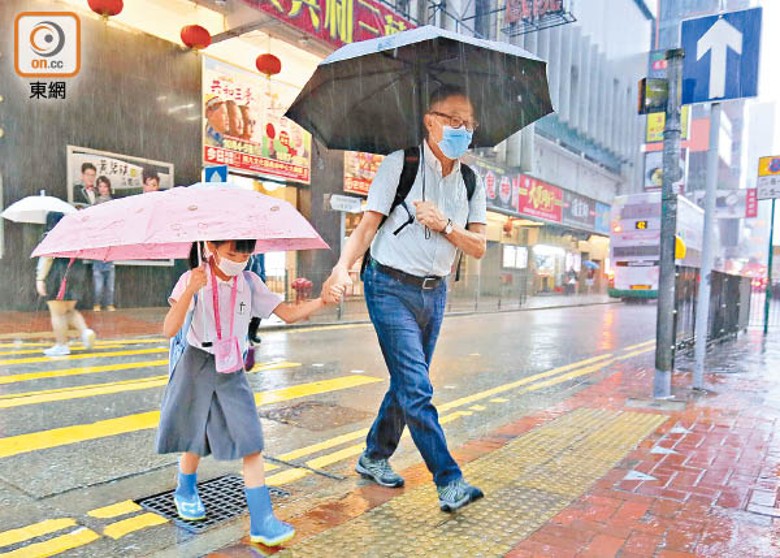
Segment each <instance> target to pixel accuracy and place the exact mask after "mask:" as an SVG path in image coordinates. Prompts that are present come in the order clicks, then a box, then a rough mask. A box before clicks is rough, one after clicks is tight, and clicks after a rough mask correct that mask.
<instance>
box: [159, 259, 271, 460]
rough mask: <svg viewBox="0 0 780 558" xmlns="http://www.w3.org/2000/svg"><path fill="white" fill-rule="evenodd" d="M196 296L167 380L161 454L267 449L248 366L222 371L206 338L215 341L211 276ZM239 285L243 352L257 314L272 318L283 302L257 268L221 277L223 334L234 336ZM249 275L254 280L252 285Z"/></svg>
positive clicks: (230, 454) (234, 454)
mask: <svg viewBox="0 0 780 558" xmlns="http://www.w3.org/2000/svg"><path fill="white" fill-rule="evenodd" d="M190 273H191V272H189V271H188V272H186V273H185V274H184V275H182V276H181V278H179V281H178V283H177V284H176V286H175V287H174V289H173V291H172V292H171V295H170V297H169V299H168V300H169V302H170V303H171V304H173V303H174V302H176V301H177V300H179V298H181V295H182V294H183V292H184V290H185V289H186V287H187V283H188V281H189V277H190ZM207 276H208V284H207V285H206V287H205V288H204V289H201V290H200V291H199V292H198V295H197V303H195V300H194V299H193V303H191V304H190V308H189V310H193V309H194V312H193V315H192V325H191V327H190V330H189V332H188V333H187V347H186V348H185V350H184V353H183V354H182V356H181V358H180V359H179V362H178V363H177V364H176V367H175V368H174V369H173V371H172V373H171V377H170V378H169V379H168V385H167V387H166V388H165V393H164V394H163V399H162V406H161V411H160V426H159V430H158V432H157V452H158V453H181V452H191V453H195V454H197V455H200V456H207V455H213V456H214V458H215V459H219V460H226V461H227V460H234V459H239V458H241V457H244V456H246V455H251V454H253V453H257V452H259V451H262V450H263V432H262V429H261V427H260V419H259V417H258V415H257V407H256V405H255V396H254V393H253V392H252V388H251V387H250V386H249V382H248V381H247V378H246V373H245V372H244V371H243V370H239V371H237V372H233V373H230V374H222V373H219V372H217V370H216V365H215V362H214V353H213V347H211V346H206V347H203V346H202V343H203V342H204V341H211V342H213V341H216V339H217V335H216V325H215V320H214V304H213V297H212V289H211V280H212V279H211V277H210V276H209V274H208V273H207ZM234 280H235V281H237V282H238V283H237V285H236V306H235V324H234V330H233V331H234V335H235V336H236V337H238V341H239V345H240V348H241V352H242V353H243V352H244V351H245V350H246V347H247V340H246V332H247V327H248V326H249V320H250V319H251V318H252V317H258V318H268V317H269V316H270V315H271V314H272V313H273V311H274V309H275V308H276V307H277V306H278V305H279V303H280V302H282V299H281V297H280V296H278V295H276V294H274V293H272V292H271V291H270V290H268V287H266V286H265V284H264V283H263V282H262V281H261V280H260V278H259V277H258V276H257V275H255V274H254V273H240V274H239V275H237V276H236V277H235V279H230V280H229V281H222V280H221V279H219V278H217V292H218V300H219V310H220V313H219V314H220V323H221V325H222V337H223V338H226V337H228V336H229V335H230V311H231V310H230V298H231V291H232V288H233V281H234ZM247 280H251V281H252V285H251V287H250V285H249V284H248V282H247Z"/></svg>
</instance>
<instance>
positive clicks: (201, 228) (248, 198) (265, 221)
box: [32, 187, 328, 261]
mask: <svg viewBox="0 0 780 558" xmlns="http://www.w3.org/2000/svg"><path fill="white" fill-rule="evenodd" d="M238 239H254V240H257V248H256V250H255V252H256V253H261V252H271V251H284V250H315V249H320V248H327V247H328V245H327V244H326V243H325V241H324V240H322V238H320V236H319V235H318V234H317V232H316V231H315V230H314V228H313V227H312V226H311V225H310V224H309V222H308V221H307V220H306V219H305V218H304V217H303V215H301V214H300V213H298V211H297V210H296V209H295V208H294V207H293V206H291V205H290V204H289V203H287V202H286V201H283V200H279V199H277V198H272V197H270V196H265V195H263V194H260V193H258V192H255V191H253V190H244V189H239V188H231V187H227V188H219V187H213V188H211V187H209V188H206V187H203V188H172V189H170V190H163V191H158V192H150V193H146V194H139V195H136V196H128V197H126V198H119V199H116V200H112V201H109V202H105V203H102V204H100V205H95V206H92V207H90V208H88V209H85V210H83V211H79V212H78V213H76V214H72V215H66V216H65V217H64V218H63V219H62V221H60V222H59V224H58V225H57V226H56V227H54V229H53V230H52V231H51V232H50V233H49V234H48V235H46V238H44V239H43V241H42V242H41V243H40V244H39V245H38V246H37V247H36V248H35V250H34V251H33V254H32V255H33V257H36V256H58V257H75V258H82V259H93V260H104V261H111V260H125V259H130V260H140V259H169V258H186V257H187V256H188V255H189V251H190V247H191V244H192V243H193V242H195V241H202V240H238Z"/></svg>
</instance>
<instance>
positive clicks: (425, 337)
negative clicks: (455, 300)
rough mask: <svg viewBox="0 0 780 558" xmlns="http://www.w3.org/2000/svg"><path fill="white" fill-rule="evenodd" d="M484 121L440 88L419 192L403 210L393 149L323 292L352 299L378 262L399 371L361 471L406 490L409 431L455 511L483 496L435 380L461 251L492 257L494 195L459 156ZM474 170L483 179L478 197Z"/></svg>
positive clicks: (374, 279) (376, 273)
mask: <svg viewBox="0 0 780 558" xmlns="http://www.w3.org/2000/svg"><path fill="white" fill-rule="evenodd" d="M477 125H478V124H477V122H476V120H475V118H474V107H473V106H472V104H471V101H470V100H469V98H468V96H467V95H466V93H465V91H464V90H462V89H460V88H457V87H452V86H444V87H442V88H441V89H439V90H438V91H436V92H434V94H433V95H432V96H431V99H430V102H429V104H428V108H427V112H426V113H425V115H424V116H423V126H424V131H425V139H424V140H423V144H422V146H421V147H420V149H419V151H418V152H417V155H418V163H419V166H418V167H417V171H416V174H415V175H413V176H414V177H415V178H414V182H413V183H412V185H411V189H410V190H409V192H408V194H407V195H406V197H405V199H403V200H402V203H399V204H394V200H395V197H396V193H397V191H398V188H399V185H400V182H401V180H402V177H403V176H404V175H406V174H407V173H406V172H405V170H406V165H407V164H408V159H407V157H406V155H405V153H404V151H396V152H394V153H391V154H390V155H388V156H387V157H386V158H385V160H384V161H383V162H382V164H381V165H380V167H379V169H378V171H377V174H376V177H375V178H374V181H373V183H372V184H371V189H370V190H369V194H368V206H367V207H366V211H365V212H364V214H363V218H362V219H361V221H360V224H359V225H358V227H357V228H356V229H355V231H354V232H353V233H352V234H351V235H350V237H349V240H348V241H347V244H346V246H345V248H344V251H343V252H342V255H341V258H340V259H339V261H338V263H337V264H336V266H335V267H334V268H333V272H332V273H331V276H330V277H329V278H328V280H327V281H326V283H325V286H324V287H323V292H324V293H325V294H326V296H330V293H331V292H333V289H334V288H335V289H336V290H337V292H338V293H339V294H340V295H343V293H344V292H345V290H346V287H347V286H349V285H351V284H352V280H351V279H350V276H349V270H350V269H351V268H352V266H353V265H354V264H355V262H356V261H357V260H358V259H359V258H360V257H361V256H363V255H364V254H365V257H366V258H369V259H368V263H367V265H366V268H365V271H364V272H363V282H364V291H365V297H366V305H367V306H368V312H369V315H370V317H371V321H372V323H373V324H374V329H375V330H376V333H377V337H378V338H379V345H380V347H381V348H382V354H383V355H384V358H385V364H386V365H387V369H388V371H389V373H390V388H389V389H388V391H387V393H386V394H385V398H384V400H383V401H382V404H381V406H380V408H379V413H378V414H377V417H376V420H375V421H374V424H373V425H372V426H371V429H370V431H369V433H368V436H367V438H366V450H365V451H364V452H363V455H361V456H360V458H359V459H358V462H357V466H356V471H357V472H358V473H360V474H361V475H362V476H364V477H366V478H369V479H371V480H373V481H375V482H376V483H378V484H380V485H382V486H388V487H393V488H395V487H400V486H403V484H404V479H403V477H401V476H400V475H398V474H397V473H396V472H395V471H393V469H392V467H391V466H390V463H389V462H388V459H389V458H390V456H392V455H393V453H395V450H396V449H397V448H398V443H399V442H400V440H401V434H402V433H403V430H404V427H406V426H408V427H409V432H410V433H411V435H412V439H413V440H414V443H415V445H416V446H417V449H418V450H419V451H420V453H421V454H422V457H423V459H424V460H425V464H426V466H427V467H428V470H429V471H430V472H431V473H432V474H433V480H434V482H435V483H436V487H437V491H438V495H439V506H440V508H441V509H442V510H443V511H447V512H452V511H455V510H457V509H459V508H461V507H463V506H465V505H467V504H469V503H470V502H473V501H474V500H476V499H478V498H481V497H482V496H483V494H482V491H481V490H480V489H479V488H477V487H475V486H472V485H470V484H469V483H467V482H466V481H465V480H464V479H463V473H462V472H461V470H460V467H458V464H457V463H456V462H455V460H454V459H453V457H452V455H451V454H450V451H449V449H448V448H447V440H446V439H445V437H444V431H443V430H442V428H441V425H440V423H439V416H438V412H437V410H436V407H435V406H434V405H433V402H432V399H433V385H432V384H431V378H430V365H431V360H432V358H433V351H434V349H435V347H436V341H437V339H438V337H439V330H440V329H441V323H442V319H443V317H444V308H445V306H446V302H447V276H448V275H449V273H450V270H451V269H452V266H453V263H454V261H455V256H456V250H457V249H458V248H460V249H461V250H463V252H465V253H466V254H468V255H470V256H472V257H475V258H481V257H482V256H483V255H484V254H485V246H486V240H485V229H486V223H487V215H486V207H485V205H486V199H485V189H484V186H483V185H482V184H481V182H480V181H478V180H476V178H475V177H474V173H473V171H472V170H471V169H469V168H468V167H466V165H462V164H461V163H460V161H459V160H458V159H459V157H461V156H462V155H463V154H465V152H466V151H467V150H468V147H469V145H470V144H471V139H472V134H473V133H474V130H475V129H476V128H477ZM466 173H468V174H469V175H471V176H472V177H473V178H474V180H475V182H472V186H473V190H472V191H471V194H472V195H469V186H468V184H467V182H466V178H465V177H466ZM477 183H478V184H477ZM426 184H427V186H426V187H425V189H424V188H423V186H424V185H426ZM385 219H386V221H385ZM369 246H370V252H369V253H366V252H367V250H368V249H369Z"/></svg>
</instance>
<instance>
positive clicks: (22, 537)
mask: <svg viewBox="0 0 780 558" xmlns="http://www.w3.org/2000/svg"><path fill="white" fill-rule="evenodd" d="M75 526H76V522H75V521H74V520H73V519H71V518H70V517H63V518H60V519H47V520H46V521H41V522H40V523H34V524H32V525H28V526H27V527H20V528H18V529H11V530H9V531H5V532H3V533H0V548H2V547H4V546H11V545H12V544H18V543H20V542H24V541H28V540H30V539H34V538H35V537H42V536H43V535H48V534H49V533H54V532H56V531H61V530H62V529H66V528H67V527H75Z"/></svg>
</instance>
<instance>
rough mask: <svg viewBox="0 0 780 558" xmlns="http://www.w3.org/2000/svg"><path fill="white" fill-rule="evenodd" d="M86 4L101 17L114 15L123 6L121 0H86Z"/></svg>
mask: <svg viewBox="0 0 780 558" xmlns="http://www.w3.org/2000/svg"><path fill="white" fill-rule="evenodd" d="M88 4H89V7H90V8H92V11H93V12H95V13H96V14H100V15H102V16H103V17H110V16H115V15H117V14H119V12H121V11H122V8H124V5H123V3H122V0H88Z"/></svg>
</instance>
